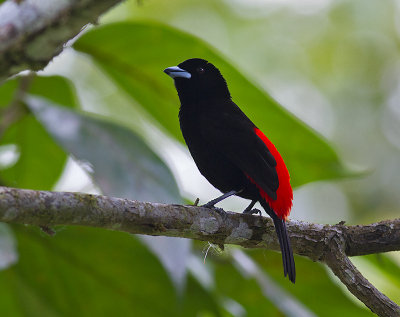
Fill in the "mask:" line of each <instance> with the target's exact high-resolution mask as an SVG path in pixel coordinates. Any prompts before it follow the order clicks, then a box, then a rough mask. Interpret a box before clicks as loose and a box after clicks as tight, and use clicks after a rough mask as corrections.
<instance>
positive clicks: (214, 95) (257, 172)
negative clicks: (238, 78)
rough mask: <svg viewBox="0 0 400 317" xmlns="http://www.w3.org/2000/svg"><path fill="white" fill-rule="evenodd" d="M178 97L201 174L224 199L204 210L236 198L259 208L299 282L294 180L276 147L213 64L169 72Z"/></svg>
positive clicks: (190, 64)
mask: <svg viewBox="0 0 400 317" xmlns="http://www.w3.org/2000/svg"><path fill="white" fill-rule="evenodd" d="M164 72H165V73H166V74H167V75H169V76H170V77H171V78H173V80H174V83H175V88H176V90H177V93H178V97H179V101H180V108H179V123H180V128H181V131H182V135H183V138H184V140H185V142H186V144H187V146H188V148H189V152H190V154H191V156H192V157H193V160H194V162H195V163H196V165H197V168H198V169H199V171H200V173H201V174H202V175H203V176H204V177H205V178H206V179H207V180H208V181H209V182H210V183H211V184H212V185H213V186H214V187H215V188H217V189H218V190H219V191H221V193H222V195H221V196H220V197H217V198H216V199H213V200H211V201H210V202H208V203H206V204H205V205H203V207H207V208H216V207H215V204H217V203H218V202H220V201H222V200H224V199H226V198H228V197H230V196H233V195H236V196H239V197H242V198H244V199H249V200H251V203H250V204H249V206H248V207H247V208H246V209H245V210H244V211H243V212H244V213H247V214H254V213H261V212H260V211H259V210H257V209H253V207H254V205H255V204H256V203H257V202H259V203H260V205H261V206H262V207H263V209H264V210H265V212H266V213H267V214H268V215H269V216H270V217H271V218H272V220H273V223H274V226H275V231H276V234H277V237H278V241H279V245H280V249H281V253H282V262H283V271H284V276H285V277H286V276H288V278H289V280H290V281H291V282H292V283H295V280H296V268H295V262H294V257H293V250H292V247H291V244H290V240H289V235H288V232H287V227H286V220H287V218H288V216H289V214H290V211H291V208H292V205H293V203H292V201H293V190H292V187H291V185H290V175H289V172H288V169H287V167H286V165H285V163H284V161H283V159H282V156H281V155H280V153H279V152H278V150H277V149H276V147H275V145H274V144H273V143H272V142H271V141H270V140H269V139H268V138H267V137H266V135H265V134H264V133H263V132H262V131H261V130H260V129H259V128H257V126H256V125H255V124H254V123H253V122H252V121H251V120H250V119H249V118H248V117H247V116H246V115H245V114H244V112H243V111H242V110H241V109H240V108H239V106H237V105H236V104H235V103H234V102H233V101H232V97H231V94H230V91H229V89H228V85H227V83H226V80H225V79H224V77H223V76H222V74H221V72H220V71H219V69H218V68H217V67H215V66H214V65H213V64H212V63H210V62H208V61H207V60H205V59H201V58H191V59H188V60H185V61H184V62H182V63H180V64H178V66H172V67H168V68H166V69H164Z"/></svg>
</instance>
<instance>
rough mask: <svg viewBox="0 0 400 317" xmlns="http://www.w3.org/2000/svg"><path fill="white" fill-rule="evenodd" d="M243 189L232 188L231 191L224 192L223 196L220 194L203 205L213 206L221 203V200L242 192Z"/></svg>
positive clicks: (205, 206) (206, 206)
mask: <svg viewBox="0 0 400 317" xmlns="http://www.w3.org/2000/svg"><path fill="white" fill-rule="evenodd" d="M241 191H242V189H241V190H231V191H230V192H227V193H225V194H223V195H222V196H219V197H217V198H215V199H213V200H210V201H209V202H208V203H207V204H205V205H203V206H201V207H204V208H213V207H214V205H215V204H217V203H219V202H220V201H222V200H224V199H225V198H228V197H230V196H233V195H236V194H238V193H240V192H241Z"/></svg>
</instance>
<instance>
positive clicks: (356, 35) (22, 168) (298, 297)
mask: <svg viewBox="0 0 400 317" xmlns="http://www.w3.org/2000/svg"><path fill="white" fill-rule="evenodd" d="M399 17H400V2H399V1H394V0H393V1H385V2H379V1H367V2H366V1H360V0H351V1H340V0H337V1H331V0H323V1H321V0H320V1H316V0H305V1H300V2H299V1H294V0H285V1H278V0H250V1H248V0H246V1H245V0H234V1H227V0H218V1H211V0H202V1H200V0H190V1H183V0H177V1H173V2H171V1H169V2H165V1H160V0H143V1H132V0H131V1H126V2H124V3H123V4H122V5H118V6H116V7H115V8H114V9H112V10H111V11H109V12H108V13H107V14H105V15H104V16H103V17H102V18H101V19H100V23H99V25H96V26H88V27H87V28H86V29H85V30H83V32H82V33H81V35H80V36H78V38H77V39H74V40H73V41H71V42H70V43H68V45H67V47H66V48H65V50H64V52H63V53H62V54H60V55H59V56H58V57H56V58H55V59H54V60H53V61H52V62H51V63H50V64H49V65H48V67H46V69H45V70H44V71H42V72H39V74H38V76H36V77H25V78H23V77H21V78H16V79H13V80H9V81H8V82H6V83H5V84H3V86H0V110H2V111H3V112H2V113H3V114H6V113H7V111H9V109H11V107H12V106H13V107H14V109H17V110H16V111H17V113H18V115H17V117H16V118H17V119H15V120H14V119H13V120H12V119H10V120H9V121H8V122H7V120H3V126H1V127H0V128H2V129H0V184H2V185H6V186H13V187H21V188H32V189H43V190H50V189H53V190H60V191H80V192H89V193H103V194H107V195H114V196H118V197H126V198H131V199H137V200H144V201H156V202H165V203H182V202H187V203H191V202H193V201H194V200H195V199H196V198H197V197H198V198H200V202H201V203H205V202H207V201H208V200H210V199H212V198H215V197H216V196H218V195H219V192H218V191H217V190H215V189H214V188H213V187H212V186H211V185H209V184H208V183H207V181H206V180H205V179H204V178H203V177H202V176H201V175H200V174H199V172H198V171H197V168H196V166H195V165H194V163H193V161H192V159H191V157H190V155H189V152H188V150H187V148H186V146H185V145H184V144H183V142H182V141H183V140H182V137H181V135H180V132H179V123H178V117H177V114H178V109H179V108H178V105H179V101H178V98H177V95H176V92H175V90H174V87H173V82H172V80H171V79H170V78H169V77H168V76H166V75H165V74H163V73H162V70H163V69H164V68H166V67H168V66H173V65H177V64H179V63H180V62H182V61H183V60H185V59H187V58H192V57H201V58H206V59H208V60H209V61H210V62H212V63H214V64H215V65H216V66H217V67H219V68H220V69H221V71H222V73H223V74H224V76H225V78H226V80H227V82H228V86H229V87H230V90H231V94H232V97H233V100H234V101H236V102H237V103H238V104H239V106H241V108H242V110H244V112H245V113H247V114H248V115H249V117H250V118H251V119H252V120H253V121H254V122H255V123H256V125H258V126H259V127H260V128H261V129H262V130H263V131H264V132H265V134H266V135H268V136H269V137H270V139H271V140H272V141H273V142H274V143H275V144H276V146H277V148H278V149H279V150H280V151H281V153H282V155H283V157H284V158H285V160H287V163H288V167H289V171H290V173H291V177H292V183H293V185H294V186H295V192H294V207H293V209H292V213H291V217H290V218H291V219H295V220H303V221H309V222H317V223H330V224H335V223H338V222H340V221H342V220H344V221H346V223H348V224H367V223H371V222H376V221H380V220H384V219H393V218H396V217H399V211H400V190H399V188H400V186H399V184H400V169H399V168H398V167H399V163H400V150H399V149H400V106H399V101H400V76H399V74H400V62H399V56H400V55H399V54H400V48H399V37H400V23H399V21H400V19H399ZM24 82H25V83H26V82H28V84H29V89H28V92H29V93H30V94H31V95H32V96H34V97H32V98H36V99H32V101H30V102H28V104H27V105H19V106H15V103H13V100H14V99H15V97H13V96H15V92H16V91H18V89H21V87H23V83H24ZM38 98H39V99H38ZM61 106H63V107H61ZM15 107H16V108H15ZM18 107H19V108H18ZM4 122H6V123H4ZM246 205H247V201H244V200H242V199H240V198H232V199H228V200H227V201H224V202H223V203H221V206H222V207H223V208H225V209H228V210H233V211H241V210H243V209H244V208H245V206H246ZM55 230H56V232H57V233H56V235H55V236H54V237H48V236H46V235H45V234H44V233H42V232H40V231H39V230H38V229H37V228H32V227H23V226H8V225H5V224H2V226H1V227H0V267H1V268H3V270H2V271H0V281H1V282H0V294H1V296H0V303H1V305H0V312H1V313H2V314H3V315H5V316H6V315H7V316H20V315H24V316H39V315H40V316H47V315H48V316H58V315H70V314H74V315H78V316H81V315H82V316H86V315H93V314H98V315H109V314H111V313H113V314H116V315H134V316H160V315H163V316H169V315H174V316H177V315H178V316H337V315H338V314H343V313H346V315H348V316H369V315H372V313H370V312H369V310H368V309H367V308H366V307H365V306H364V305H363V304H362V303H360V302H359V301H358V300H357V299H355V298H354V297H353V296H352V295H351V294H350V293H348V291H347V290H346V289H345V288H344V287H343V286H342V285H341V283H340V282H339V281H338V280H337V279H336V278H335V277H334V276H333V275H332V274H331V273H330V271H329V270H328V269H327V268H326V267H325V266H324V265H322V264H320V263H314V262H312V261H310V260H308V259H306V258H302V257H299V256H297V257H296V258H295V260H296V264H297V267H298V273H297V274H298V280H297V282H296V285H289V282H288V281H287V280H286V279H284V278H283V276H282V267H281V257H280V254H278V253H276V252H272V251H264V250H249V251H248V250H242V249H240V248H235V247H227V249H226V250H225V251H221V250H219V249H218V247H216V246H213V245H211V244H207V243H203V242H195V241H193V242H191V241H187V240H181V239H166V238H149V237H139V238H136V237H132V236H129V235H126V234H123V233H118V232H110V231H103V230H97V229H89V228H69V227H68V228H67V227H59V228H55ZM352 261H353V262H354V263H355V265H356V266H357V267H358V268H359V269H360V271H361V272H362V273H363V274H365V276H366V277H367V278H368V279H369V280H370V281H371V282H372V283H373V284H374V285H375V286H376V287H377V288H378V289H379V290H381V291H383V292H384V293H385V294H386V295H387V296H389V297H390V298H391V299H393V300H394V301H395V302H397V303H399V302H400V255H399V252H393V253H388V254H380V255H372V256H365V257H357V258H352ZM332 303H335V304H334V305H332Z"/></svg>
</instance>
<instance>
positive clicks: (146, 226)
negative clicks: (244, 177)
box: [0, 187, 400, 316]
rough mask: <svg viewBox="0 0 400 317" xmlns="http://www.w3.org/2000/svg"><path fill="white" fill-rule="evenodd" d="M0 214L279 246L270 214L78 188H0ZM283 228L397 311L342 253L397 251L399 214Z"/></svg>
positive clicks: (296, 243)
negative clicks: (141, 199) (348, 223)
mask: <svg viewBox="0 0 400 317" xmlns="http://www.w3.org/2000/svg"><path fill="white" fill-rule="evenodd" d="M0 221H2V222H9V223H19V224H31V225H37V226H44V227H48V226H52V225H82V226H92V227H100V228H107V229H112V230H118V231H125V232H129V233H140V234H147V235H163V236H170V237H182V238H189V239H197V240H203V241H210V242H212V243H215V244H219V245H221V244H236V245H240V246H243V247H246V248H266V249H273V250H279V244H278V241H277V239H276V234H275V229H274V226H273V223H272V221H271V220H270V219H269V218H264V217H259V216H253V215H247V214H239V213H234V212H218V211H216V210H210V209H206V208H202V207H196V206H181V205H165V204H158V203H147V202H138V201H132V200H127V199H121V198H113V197H106V196H99V195H89V194H82V193H61V192H46V191H32V190H23V189H15V188H7V187H0ZM288 231H289V234H290V239H291V242H292V246H293V250H294V252H295V253H297V254H300V255H304V256H308V257H309V258H311V259H312V260H314V261H325V262H326V263H327V264H328V265H329V266H330V267H331V269H332V271H333V272H334V273H335V274H336V275H337V276H338V277H339V278H340V279H341V281H342V282H343V283H344V284H345V285H346V286H347V288H348V289H349V290H350V291H351V292H352V293H353V294H354V295H355V296H356V297H358V298H359V299H360V300H361V301H363V302H364V303H365V304H366V305H367V306H368V307H370V308H371V310H373V311H374V312H376V313H378V314H379V315H380V316H399V315H400V308H399V307H398V306H397V305H396V304H395V303H394V302H392V301H390V299H388V298H387V297H386V296H385V295H383V294H381V293H379V291H378V290H376V289H375V288H374V287H373V286H372V285H371V284H369V282H368V281H367V280H366V279H365V278H364V277H363V276H362V275H361V274H360V273H359V272H358V271H357V269H356V268H355V267H354V266H353V265H352V263H351V262H350V261H349V259H348V258H347V256H353V255H363V254H372V253H378V252H386V251H396V250H400V219H395V220H392V221H383V222H379V223H375V224H371V225H367V226H344V225H342V224H338V225H319V224H312V223H306V222H300V221H289V222H288ZM388 312H391V313H388ZM396 314H397V315H396Z"/></svg>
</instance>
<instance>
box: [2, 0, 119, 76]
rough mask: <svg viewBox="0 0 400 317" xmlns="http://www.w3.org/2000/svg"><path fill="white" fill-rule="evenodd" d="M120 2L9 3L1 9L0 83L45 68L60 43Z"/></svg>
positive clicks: (12, 0) (34, 0) (10, 0)
mask: <svg viewBox="0 0 400 317" xmlns="http://www.w3.org/2000/svg"><path fill="white" fill-rule="evenodd" d="M121 1H122V0H64V1H42V0H24V1H17V0H8V1H6V2H4V3H3V4H2V5H1V6H0V82H1V81H2V80H4V79H5V78H7V77H9V76H11V75H14V74H17V73H18V72H20V71H22V70H25V69H31V70H40V69H42V68H44V67H45V66H46V65H47V64H48V63H49V62H50V61H51V60H52V58H53V57H54V56H56V55H58V54H59V53H60V52H61V51H62V49H63V44H64V43H66V42H67V41H68V40H70V39H72V38H73V37H74V36H76V35H77V34H78V33H79V32H80V30H81V29H82V28H83V27H84V26H85V25H86V24H88V23H95V22H96V21H97V18H98V17H99V16H100V15H101V14H102V13H103V12H105V11H106V10H108V9H109V8H111V7H112V6H114V5H115V4H117V3H118V2H121Z"/></svg>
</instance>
